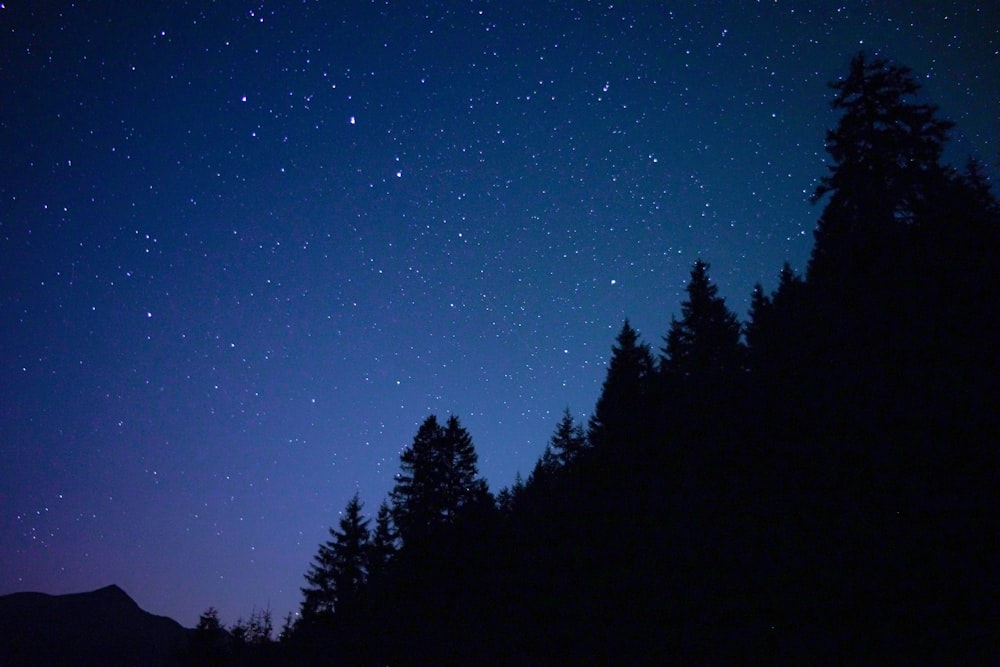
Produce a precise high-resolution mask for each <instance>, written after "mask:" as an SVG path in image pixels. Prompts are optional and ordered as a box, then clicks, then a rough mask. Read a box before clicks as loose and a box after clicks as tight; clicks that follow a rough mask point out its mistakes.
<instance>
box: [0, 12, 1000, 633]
mask: <svg viewBox="0 0 1000 667" xmlns="http://www.w3.org/2000/svg"><path fill="white" fill-rule="evenodd" d="M42 4H44V7H43V6H42ZM517 4H524V5H526V6H525V7H517V6H516V5H517ZM665 4H666V3H664V4H661V3H621V4H618V3H610V2H602V3H584V2H577V3H562V2H559V3H557V2H545V3H490V2H419V3H409V2H400V3H395V2H353V3H321V2H306V1H304V2H286V3H272V2H216V3H202V2H176V3H160V4H155V3H154V4H150V5H147V4H146V3H142V4H141V5H135V6H134V7H132V8H125V7H124V6H122V5H121V4H120V3H114V2H89V3H71V2H53V3H20V2H3V3H0V35H2V39H0V72H3V77H4V79H5V84H4V93H3V101H2V103H0V156H2V157H0V168H2V173H0V516H2V522H0V554H2V561H3V567H0V594H2V593H8V592H13V591H18V590H40V591H44V592H50V593H63V592H74V591H80V590H89V589H94V588H98V587H100V586H104V585H106V584H109V583H117V584H119V585H120V586H122V588H124V589H125V590H126V591H127V592H128V593H129V594H130V595H132V596H133V597H134V598H135V599H136V600H137V601H138V602H139V604H140V605H141V606H143V607H144V608H146V609H147V610H150V611H152V612H154V613H157V614H164V615H170V616H172V617H174V618H175V619H177V620H178V621H180V622H181V623H182V624H185V625H188V626H193V625H194V624H195V622H196V621H197V618H198V614H199V613H200V612H201V611H203V610H204V609H205V608H207V607H208V606H209V605H214V606H216V607H217V608H219V609H220V612H221V616H222V620H223V621H224V622H227V623H231V622H233V621H235V620H236V618H237V617H238V616H241V615H243V616H246V615H247V614H249V612H250V611H251V609H252V608H253V607H257V608H261V607H265V606H270V608H271V609H272V610H273V611H274V614H275V618H276V619H278V618H279V617H280V616H282V615H283V614H284V613H285V612H286V611H288V610H290V609H294V608H297V605H298V602H299V600H300V594H299V586H301V585H302V584H303V578H302V576H303V573H304V572H305V570H306V568H307V566H308V563H309V561H310V559H311V558H312V556H313V554H314V553H315V550H316V547H317V545H318V544H319V543H320V541H322V540H324V539H325V538H326V529H327V527H328V526H330V525H333V524H334V523H335V522H336V519H337V516H338V512H339V511H340V510H341V509H342V508H343V507H344V505H345V503H346V502H347V500H348V499H349V498H350V497H351V496H352V495H353V494H354V492H355V491H356V490H357V491H359V492H360V494H361V497H362V499H363V500H364V501H365V502H366V505H367V507H366V509H367V510H368V511H369V512H371V513H374V511H375V510H376V509H377V507H378V503H379V502H380V501H381V500H382V498H383V497H384V496H385V494H386V493H387V492H388V490H389V489H390V488H391V486H392V482H393V475H394V474H395V473H396V472H397V470H398V463H399V454H400V452H401V451H402V449H403V448H404V447H406V446H407V445H409V444H410V442H411V441H412V438H413V435H414V433H415V432H416V428H417V426H418V425H419V423H420V422H421V421H422V420H423V419H424V417H426V416H427V415H428V414H430V413H435V414H437V415H439V416H441V417H446V416H447V415H448V414H451V413H454V414H457V415H458V416H459V417H460V419H461V420H462V423H463V425H464V426H465V427H466V428H468V430H469V431H470V433H471V434H472V436H473V439H474V442H475V445H476V448H477V451H478V453H479V457H480V459H479V463H480V469H481V471H482V473H483V474H484V475H485V477H486V478H487V479H488V481H489V483H490V486H491V488H492V490H493V491H498V490H499V489H500V488H501V487H503V486H505V485H507V484H509V483H511V482H512V481H513V479H514V475H515V473H516V472H518V471H520V472H521V473H522V474H526V473H527V472H529V471H530V469H531V467H532V465H533V464H534V461H535V460H536V459H537V457H538V456H539V455H540V454H541V452H542V450H543V448H544V446H545V443H546V441H547V440H548V437H549V436H550V435H551V433H552V430H553V429H554V427H555V425H556V423H557V421H558V419H559V417H560V415H561V413H562V410H563V408H564V407H566V406H569V407H570V409H571V410H572V411H573V412H574V413H575V414H576V415H577V416H578V417H579V418H585V417H586V414H587V413H588V412H589V411H590V410H591V409H592V407H593V404H594V402H595V401H596V399H597V396H598V393H599V389H600V385H601V382H602V380H603V378H604V372H605V363H606V362H607V359H608V357H609V354H610V347H611V345H612V343H613V340H614V335H615V333H616V332H617V331H618V329H619V327H620V325H621V323H622V320H623V319H624V318H625V317H626V316H628V317H629V318H630V319H631V321H632V323H633V324H634V325H635V326H636V327H637V328H638V329H639V330H640V331H641V332H642V334H643V336H644V339H645V340H646V341H647V342H649V343H651V344H652V345H653V346H654V347H658V346H659V345H660V344H661V341H660V337H661V336H662V335H663V334H665V333H666V331H667V329H668V327H669V323H670V317H671V314H674V313H677V312H678V311H679V302H680V300H681V298H682V295H683V289H684V285H685V283H686V281H687V278H688V274H689V271H690V267H691V264H692V263H693V262H694V260H695V259H697V258H699V257H701V258H703V259H705V260H707V261H709V262H710V263H711V264H712V270H711V275H712V277H713V279H714V280H715V282H717V283H718V284H719V286H720V292H721V293H722V294H723V295H724V296H726V298H727V301H728V304H729V306H730V308H732V309H733V310H735V311H736V312H737V313H738V314H739V315H740V316H741V317H743V316H745V314H746V310H747V307H748V303H749V297H750V293H751V289H752V287H753V285H754V283H756V282H758V281H760V282H762V283H763V284H764V285H765V287H768V288H773V287H774V285H775V283H776V280H777V274H778V270H779V269H780V267H781V264H782V262H784V261H785V260H786V259H787V260H789V261H790V262H791V263H792V265H793V266H794V267H796V268H798V269H800V270H801V269H803V268H804V266H805V261H806V258H807V257H808V253H809V249H810V248H811V244H812V230H813V226H814V223H815V219H816V217H817V216H818V213H819V210H818V209H817V208H815V207H812V206H810V205H809V204H808V202H807V199H808V196H809V194H810V193H811V192H812V191H813V189H814V188H815V185H816V183H817V179H818V178H819V177H821V176H822V175H823V173H824V169H825V167H824V165H825V158H826V156H825V153H824V150H823V138H824V132H825V130H826V129H827V128H828V127H830V126H832V125H833V123H834V121H835V119H834V116H833V115H832V113H831V112H830V111H829V109H828V101H829V100H830V98H831V95H830V91H829V90H828V89H827V88H826V82H827V81H829V80H832V79H835V78H836V77H837V76H839V75H840V74H842V73H843V72H844V71H845V69H846V66H847V63H848V61H849V59H850V57H851V56H852V55H853V54H854V53H856V52H857V51H858V50H861V49H864V50H867V51H870V52H872V53H876V54H879V55H883V56H887V57H889V58H892V59H894V60H896V61H899V62H902V63H904V64H907V65H909V66H911V67H912V68H913V69H914V71H915V72H916V73H917V74H918V76H919V77H920V78H921V80H922V81H923V82H924V96H925V97H926V99H927V100H929V101H931V102H934V103H936V104H938V105H939V106H940V107H941V115H942V116H943V117H946V118H950V119H952V120H954V121H956V122H957V128H956V130H955V132H953V141H952V143H951V149H950V150H951V151H953V153H954V155H953V156H951V157H950V159H951V160H952V162H953V163H956V164H962V163H964V161H965V158H966V156H968V155H970V154H971V155H976V156H978V157H980V158H981V159H983V161H984V162H986V163H987V164H988V165H992V164H994V163H995V160H996V155H997V151H998V149H1000V145H998V140H1000V97H998V91H1000V28H998V27H997V26H1000V20H998V19H1000V16H998V15H997V10H996V8H995V7H993V5H992V4H991V3H969V2H948V3H935V6H934V7H930V6H925V5H924V4H918V3H912V4H913V6H911V7H905V6H903V7H900V8H891V7H889V6H884V5H882V4H880V3H868V2H787V3H786V2H756V3H750V2H745V3H710V4H707V5H699V6H693V7H679V8H673V9H669V8H668V7H667V6H665ZM342 5H343V6H342Z"/></svg>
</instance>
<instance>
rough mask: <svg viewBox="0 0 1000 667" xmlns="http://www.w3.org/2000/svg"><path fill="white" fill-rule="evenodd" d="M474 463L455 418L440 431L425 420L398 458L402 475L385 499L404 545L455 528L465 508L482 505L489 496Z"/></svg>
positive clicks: (434, 419)
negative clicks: (439, 529)
mask: <svg viewBox="0 0 1000 667" xmlns="http://www.w3.org/2000/svg"><path fill="white" fill-rule="evenodd" d="M477 459H478V456H477V454H476V450H475V447H474V446H473V443H472V437H471V436H470V435H469V432H468V431H466V430H465V429H464V428H463V427H462V425H461V423H460V422H459V420H458V417H455V416H454V415H452V416H451V417H449V418H448V421H447V423H446V425H445V426H443V427H442V426H441V425H440V424H439V423H438V421H437V417H435V416H434V415H430V416H429V417H427V419H425V420H424V422H423V424H421V425H420V428H419V429H418V430H417V435H416V436H415V437H414V439H413V444H412V445H411V446H409V447H407V448H406V449H405V450H404V451H403V454H402V455H401V456H400V467H401V469H402V470H401V472H399V473H398V474H397V475H396V484H395V486H394V487H393V490H392V492H391V494H390V498H391V500H392V519H393V522H394V523H395V525H396V529H397V530H398V531H399V535H400V538H401V539H402V540H403V543H404V545H405V544H406V543H407V542H408V541H411V540H413V539H414V538H418V537H420V536H422V535H426V534H427V533H428V531H429V530H431V529H433V528H435V527H438V526H441V525H447V524H451V523H454V521H455V519H456V518H457V516H458V514H459V513H460V512H461V511H462V510H463V509H464V508H466V507H468V506H470V505H473V504H475V503H478V502H480V501H481V500H482V499H483V496H484V494H485V493H488V492H487V490H486V482H485V481H484V480H483V479H481V478H480V477H479V471H478V468H477V466H476V463H477Z"/></svg>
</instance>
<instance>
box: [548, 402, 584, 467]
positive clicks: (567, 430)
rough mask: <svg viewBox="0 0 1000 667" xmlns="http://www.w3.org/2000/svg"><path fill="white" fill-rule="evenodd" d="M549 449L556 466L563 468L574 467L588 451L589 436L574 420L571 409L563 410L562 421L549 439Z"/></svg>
mask: <svg viewBox="0 0 1000 667" xmlns="http://www.w3.org/2000/svg"><path fill="white" fill-rule="evenodd" d="M548 449H549V450H551V452H552V455H553V457H554V459H555V462H556V464H557V465H558V466H560V467H563V468H565V467H566V466H568V465H572V464H573V462H575V461H576V460H577V459H578V458H579V457H580V456H581V455H582V454H583V453H584V451H586V449H587V436H586V435H585V434H584V432H583V426H582V425H580V424H578V423H576V420H575V419H573V414H572V413H571V412H570V411H569V408H565V409H564V410H563V415H562V419H560V420H559V424H558V425H557V426H556V431H555V433H553V434H552V437H551V438H550V439H549V444H548Z"/></svg>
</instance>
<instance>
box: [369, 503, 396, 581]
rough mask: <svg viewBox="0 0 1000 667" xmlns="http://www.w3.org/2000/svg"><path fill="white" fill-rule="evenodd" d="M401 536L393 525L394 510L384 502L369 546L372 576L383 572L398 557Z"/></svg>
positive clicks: (377, 516)
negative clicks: (397, 547) (397, 549)
mask: <svg viewBox="0 0 1000 667" xmlns="http://www.w3.org/2000/svg"><path fill="white" fill-rule="evenodd" d="M398 538H399V536H398V535H397V534H396V529H395V527H394V526H393V525H392V509H391V508H390V507H389V503H387V502H385V501H382V504H381V505H379V508H378V514H377V515H376V516H375V529H374V530H373V531H372V534H371V542H370V544H369V545H368V571H369V573H370V574H374V573H377V572H381V571H382V570H383V569H385V567H386V566H387V565H388V564H389V562H390V561H391V560H392V558H393V556H395V555H396V546H397V545H396V542H397V540H398Z"/></svg>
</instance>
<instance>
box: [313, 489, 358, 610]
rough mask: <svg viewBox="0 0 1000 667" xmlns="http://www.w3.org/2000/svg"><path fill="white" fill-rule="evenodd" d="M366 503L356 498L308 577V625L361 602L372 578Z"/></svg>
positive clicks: (348, 507) (348, 504) (323, 547)
mask: <svg viewBox="0 0 1000 667" xmlns="http://www.w3.org/2000/svg"><path fill="white" fill-rule="evenodd" d="M361 509H362V503H361V500H360V498H359V497H358V494H354V497H353V498H351V500H350V502H348V503H347V507H346V508H345V509H344V513H343V516H341V518H340V524H339V530H335V529H333V528H331V529H330V537H331V538H332V539H331V540H328V541H327V542H325V543H323V544H321V545H320V547H319V552H318V553H317V554H316V556H315V557H314V559H313V563H312V565H311V566H310V568H309V572H307V573H306V575H305V577H306V581H307V582H308V583H309V585H308V586H306V587H305V588H303V589H302V594H303V596H304V599H303V601H302V618H303V620H305V621H310V620H315V619H317V618H319V617H324V616H326V617H329V616H331V615H332V614H334V613H335V612H337V611H338V610H339V609H340V608H341V607H343V606H348V605H349V604H350V603H351V602H352V601H354V600H355V599H356V598H357V595H358V593H359V592H360V590H361V587H362V586H363V585H364V583H365V581H366V578H367V574H368V541H369V531H368V519H366V518H363V517H362V515H361Z"/></svg>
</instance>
